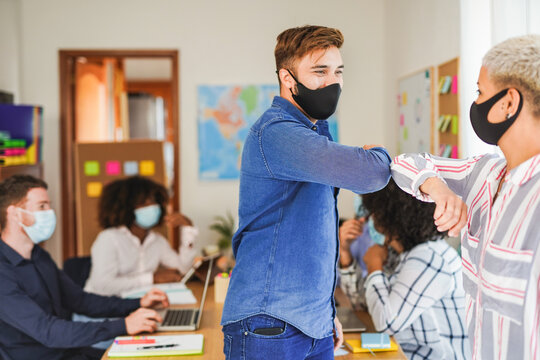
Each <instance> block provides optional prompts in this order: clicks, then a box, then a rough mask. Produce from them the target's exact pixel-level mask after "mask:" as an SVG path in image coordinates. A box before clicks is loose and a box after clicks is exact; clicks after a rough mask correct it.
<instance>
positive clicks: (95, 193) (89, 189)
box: [86, 181, 103, 198]
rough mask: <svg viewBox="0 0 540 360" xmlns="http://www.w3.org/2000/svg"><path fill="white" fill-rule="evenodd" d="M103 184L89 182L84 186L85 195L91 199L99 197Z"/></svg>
mask: <svg viewBox="0 0 540 360" xmlns="http://www.w3.org/2000/svg"><path fill="white" fill-rule="evenodd" d="M101 190H103V184H102V183H100V182H95V181H94V182H89V183H88V184H86V195H88V197H91V198H95V197H100V196H101Z"/></svg>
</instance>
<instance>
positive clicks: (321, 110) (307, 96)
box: [287, 69, 341, 120]
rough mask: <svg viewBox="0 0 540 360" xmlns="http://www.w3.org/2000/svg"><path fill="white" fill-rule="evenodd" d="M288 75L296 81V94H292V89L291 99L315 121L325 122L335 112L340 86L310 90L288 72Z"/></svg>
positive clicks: (336, 84) (333, 85) (334, 85)
mask: <svg viewBox="0 0 540 360" xmlns="http://www.w3.org/2000/svg"><path fill="white" fill-rule="evenodd" d="M287 71H288V72H289V74H291V76H292V77H293V79H294V81H296V87H297V90H298V94H294V93H293V91H292V89H290V90H291V94H292V98H293V99H294V101H296V103H297V104H298V105H299V106H300V107H301V108H302V110H304V111H305V112H306V114H308V115H309V116H310V117H312V118H313V119H316V120H326V119H328V118H329V117H330V116H332V114H333V113H334V112H335V111H336V108H337V104H338V101H339V95H340V94H341V85H340V84H338V83H335V84H332V85H328V86H325V87H323V88H320V89H316V90H311V89H309V88H307V87H305V86H304V85H303V84H302V83H301V82H299V81H298V80H297V79H296V78H295V77H294V75H293V74H292V73H291V71H290V70H288V69H287Z"/></svg>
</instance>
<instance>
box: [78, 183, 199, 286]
mask: <svg viewBox="0 0 540 360" xmlns="http://www.w3.org/2000/svg"><path fill="white" fill-rule="evenodd" d="M168 199H169V197H168V194H167V190H166V189H165V187H163V186H162V185H161V184H158V183H156V182H154V181H152V180H150V179H148V178H144V177H139V176H134V177H129V178H125V179H120V180H116V181H114V182H111V183H109V184H108V185H107V186H105V188H104V189H103V194H102V196H101V199H100V202H99V223H100V225H101V226H102V227H103V229H104V230H103V231H101V232H100V233H99V234H98V236H97V238H96V240H95V241H94V243H93V245H92V269H91V271H90V277H89V279H88V281H87V283H86V286H85V289H86V290H87V291H90V292H94V293H98V294H102V295H120V294H121V293H122V292H124V291H127V290H130V289H133V288H137V287H140V286H145V285H151V284H154V283H163V282H175V281H179V280H180V279H181V277H182V276H181V273H182V274H183V273H185V272H187V270H189V268H190V267H191V264H192V262H193V259H194V256H195V250H194V249H193V238H194V235H196V232H197V230H196V229H195V228H193V227H192V226H191V225H192V223H191V220H190V219H188V218H187V217H184V216H183V215H180V214H172V215H167V216H166V215H165V214H166V205H167V201H168ZM164 220H165V221H167V223H169V224H171V225H176V226H178V225H183V229H182V233H183V235H185V234H188V235H191V236H182V244H181V246H180V254H178V253H177V252H176V251H174V250H173V249H172V248H171V247H170V245H169V243H168V241H167V240H166V239H165V238H164V237H163V236H162V235H161V234H159V233H158V232H155V231H153V230H152V229H153V228H155V227H157V226H159V225H161V224H162V223H163V221H164ZM160 266H161V268H160ZM158 268H159V269H158Z"/></svg>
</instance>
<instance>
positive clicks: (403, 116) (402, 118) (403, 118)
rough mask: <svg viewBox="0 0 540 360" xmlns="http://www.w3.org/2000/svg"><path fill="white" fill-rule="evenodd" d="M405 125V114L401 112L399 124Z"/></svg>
mask: <svg viewBox="0 0 540 360" xmlns="http://www.w3.org/2000/svg"><path fill="white" fill-rule="evenodd" d="M403 125H405V115H403V114H399V126H403Z"/></svg>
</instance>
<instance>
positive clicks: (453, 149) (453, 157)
mask: <svg viewBox="0 0 540 360" xmlns="http://www.w3.org/2000/svg"><path fill="white" fill-rule="evenodd" d="M450 157H451V158H452V159H457V158H458V153H457V146H456V145H454V146H452V155H450Z"/></svg>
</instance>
